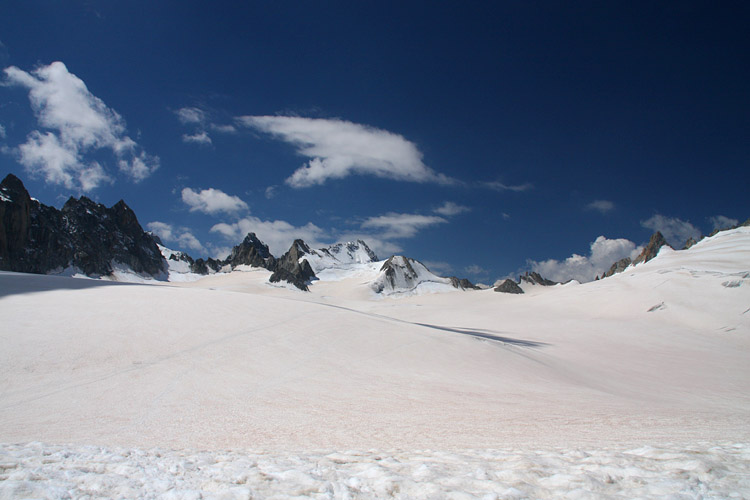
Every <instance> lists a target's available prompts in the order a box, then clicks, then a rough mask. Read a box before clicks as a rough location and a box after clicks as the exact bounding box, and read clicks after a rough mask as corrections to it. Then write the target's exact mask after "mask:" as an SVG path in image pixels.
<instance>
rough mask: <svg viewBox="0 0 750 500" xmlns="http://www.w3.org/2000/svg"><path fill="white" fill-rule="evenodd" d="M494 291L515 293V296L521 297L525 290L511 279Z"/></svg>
mask: <svg viewBox="0 0 750 500" xmlns="http://www.w3.org/2000/svg"><path fill="white" fill-rule="evenodd" d="M494 290H495V291H496V292H501V293H513V294H519V295H520V294H522V293H523V289H522V288H521V287H520V286H518V283H516V282H515V281H513V280H512V279H510V278H508V279H506V280H504V281H503V282H502V283H500V284H498V285H497V286H495V288H494Z"/></svg>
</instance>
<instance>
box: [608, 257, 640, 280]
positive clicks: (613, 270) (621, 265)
mask: <svg viewBox="0 0 750 500" xmlns="http://www.w3.org/2000/svg"><path fill="white" fill-rule="evenodd" d="M632 263H633V261H632V260H631V259H630V257H625V258H623V259H620V260H618V261H617V262H615V263H614V264H612V267H610V268H609V270H608V271H607V272H605V273H604V274H602V278H609V277H610V276H612V275H614V274H617V273H621V272H623V271H624V270H625V269H627V268H628V266H629V265H630V264H632Z"/></svg>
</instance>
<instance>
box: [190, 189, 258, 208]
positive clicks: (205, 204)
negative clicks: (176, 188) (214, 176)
mask: <svg viewBox="0 0 750 500" xmlns="http://www.w3.org/2000/svg"><path fill="white" fill-rule="evenodd" d="M182 201H183V202H185V204H187V205H188V206H189V207H190V211H191V212H203V213H206V214H211V215H215V214H218V213H220V212H225V213H228V214H233V213H237V212H242V211H245V210H247V209H248V206H247V203H245V202H244V201H242V200H241V199H240V198H239V197H237V196H230V195H228V194H226V193H225V192H223V191H221V190H219V189H214V188H209V189H202V190H201V191H194V190H192V189H190V188H185V189H183V190H182Z"/></svg>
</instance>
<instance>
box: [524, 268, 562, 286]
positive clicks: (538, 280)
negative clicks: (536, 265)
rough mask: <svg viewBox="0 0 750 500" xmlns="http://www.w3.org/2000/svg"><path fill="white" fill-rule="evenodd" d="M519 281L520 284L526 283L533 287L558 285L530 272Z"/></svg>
mask: <svg viewBox="0 0 750 500" xmlns="http://www.w3.org/2000/svg"><path fill="white" fill-rule="evenodd" d="M518 281H519V282H521V281H524V282H526V283H529V284H531V285H542V286H554V285H557V284H558V283H557V281H552V280H548V279H546V278H542V276H541V275H540V274H539V273H537V272H528V271H527V272H526V274H523V275H522V276H519V277H518Z"/></svg>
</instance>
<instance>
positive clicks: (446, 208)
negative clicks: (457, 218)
mask: <svg viewBox="0 0 750 500" xmlns="http://www.w3.org/2000/svg"><path fill="white" fill-rule="evenodd" d="M466 212H471V208H469V207H465V206H463V205H459V204H457V203H453V202H452V201H446V202H445V203H443V204H442V205H441V206H440V207H438V208H436V209H435V213H438V214H440V215H445V216H446V217H451V216H454V215H458V214H463V213H466Z"/></svg>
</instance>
